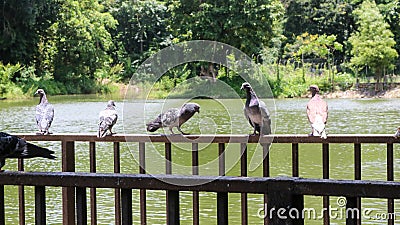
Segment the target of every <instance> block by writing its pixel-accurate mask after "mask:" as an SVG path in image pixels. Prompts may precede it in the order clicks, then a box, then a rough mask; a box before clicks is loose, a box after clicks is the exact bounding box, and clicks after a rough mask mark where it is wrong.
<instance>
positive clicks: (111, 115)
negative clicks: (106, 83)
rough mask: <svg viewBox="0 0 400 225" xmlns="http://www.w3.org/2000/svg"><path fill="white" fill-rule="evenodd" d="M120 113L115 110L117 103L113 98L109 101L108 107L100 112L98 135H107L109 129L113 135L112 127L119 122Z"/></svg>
mask: <svg viewBox="0 0 400 225" xmlns="http://www.w3.org/2000/svg"><path fill="white" fill-rule="evenodd" d="M117 119H118V114H117V110H115V103H114V101H113V100H110V101H108V103H107V108H106V109H104V110H102V111H101V112H100V113H99V131H98V133H97V137H105V136H106V135H107V131H110V135H113V134H114V133H113V132H112V128H113V126H114V125H115V123H116V122H117Z"/></svg>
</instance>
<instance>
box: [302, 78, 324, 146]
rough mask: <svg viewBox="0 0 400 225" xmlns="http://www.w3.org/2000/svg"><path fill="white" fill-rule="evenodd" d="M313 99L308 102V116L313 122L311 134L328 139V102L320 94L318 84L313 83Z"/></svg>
mask: <svg viewBox="0 0 400 225" xmlns="http://www.w3.org/2000/svg"><path fill="white" fill-rule="evenodd" d="M309 90H310V91H311V95H312V97H311V99H310V101H309V102H308V104H307V118H308V121H309V122H310V124H311V130H312V132H311V134H310V136H320V137H321V138H323V139H326V137H327V136H326V132H325V125H326V122H327V119H328V104H327V103H326V102H325V101H324V100H322V98H321V97H320V95H319V88H318V86H317V85H311V86H310V89H309Z"/></svg>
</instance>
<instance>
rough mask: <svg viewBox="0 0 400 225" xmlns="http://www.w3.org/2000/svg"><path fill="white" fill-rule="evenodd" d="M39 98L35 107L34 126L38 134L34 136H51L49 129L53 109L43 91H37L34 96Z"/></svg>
mask: <svg viewBox="0 0 400 225" xmlns="http://www.w3.org/2000/svg"><path fill="white" fill-rule="evenodd" d="M37 94H38V95H39V96H40V100H39V104H38V105H37V106H36V124H37V126H38V129H39V132H38V133H36V134H41V135H47V134H51V133H50V132H49V128H50V126H51V123H52V122H53V118H54V107H53V105H52V104H50V103H49V101H48V100H47V97H46V93H45V92H44V90H43V89H38V90H37V91H36V92H35V95H37Z"/></svg>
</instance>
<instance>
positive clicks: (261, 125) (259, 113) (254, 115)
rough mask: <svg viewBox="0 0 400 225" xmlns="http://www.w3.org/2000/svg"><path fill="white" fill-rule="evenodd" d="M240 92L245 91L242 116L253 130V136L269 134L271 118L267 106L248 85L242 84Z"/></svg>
mask: <svg viewBox="0 0 400 225" xmlns="http://www.w3.org/2000/svg"><path fill="white" fill-rule="evenodd" d="M240 89H241V90H245V91H246V103H245V105H244V109H243V111H244V115H245V117H246V119H247V120H248V121H249V123H250V125H251V126H252V127H253V128H254V131H253V135H256V134H257V132H258V133H259V134H264V135H268V134H271V118H270V114H269V111H268V109H267V106H266V105H265V103H264V102H263V101H261V100H260V99H259V98H258V97H257V95H256V93H255V92H254V90H253V88H252V87H251V86H250V84H249V83H247V82H245V83H243V84H242V87H241V88H240Z"/></svg>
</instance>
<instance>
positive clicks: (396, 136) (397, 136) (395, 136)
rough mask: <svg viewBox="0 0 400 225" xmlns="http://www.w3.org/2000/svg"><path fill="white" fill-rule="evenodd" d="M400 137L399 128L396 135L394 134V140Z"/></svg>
mask: <svg viewBox="0 0 400 225" xmlns="http://www.w3.org/2000/svg"><path fill="white" fill-rule="evenodd" d="M399 136H400V127H397V130H396V133H395V134H394V138H399Z"/></svg>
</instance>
